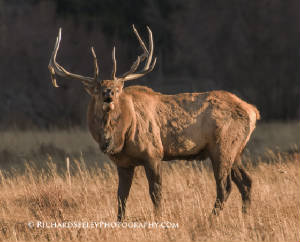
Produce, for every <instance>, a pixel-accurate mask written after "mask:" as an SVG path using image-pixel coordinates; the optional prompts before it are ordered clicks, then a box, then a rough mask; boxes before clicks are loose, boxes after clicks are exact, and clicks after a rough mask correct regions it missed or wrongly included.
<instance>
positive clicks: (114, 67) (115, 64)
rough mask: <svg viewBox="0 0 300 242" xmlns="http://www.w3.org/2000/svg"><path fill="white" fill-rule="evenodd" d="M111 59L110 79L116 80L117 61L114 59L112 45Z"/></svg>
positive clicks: (114, 52) (114, 51)
mask: <svg viewBox="0 0 300 242" xmlns="http://www.w3.org/2000/svg"><path fill="white" fill-rule="evenodd" d="M112 60H113V70H112V79H113V80H116V79H117V78H116V73H117V61H116V47H115V46H114V48H113V51H112Z"/></svg>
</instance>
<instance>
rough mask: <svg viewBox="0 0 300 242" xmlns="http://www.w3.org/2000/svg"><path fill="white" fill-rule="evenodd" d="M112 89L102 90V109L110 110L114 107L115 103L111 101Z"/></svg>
mask: <svg viewBox="0 0 300 242" xmlns="http://www.w3.org/2000/svg"><path fill="white" fill-rule="evenodd" d="M113 97H114V91H113V90H111V89H107V90H105V91H104V92H103V110H104V111H110V110H114V109H115V105H114V102H113Z"/></svg>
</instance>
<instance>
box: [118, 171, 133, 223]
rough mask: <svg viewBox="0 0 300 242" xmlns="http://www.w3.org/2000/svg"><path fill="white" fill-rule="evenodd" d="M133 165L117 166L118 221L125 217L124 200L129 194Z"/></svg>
mask: <svg viewBox="0 0 300 242" xmlns="http://www.w3.org/2000/svg"><path fill="white" fill-rule="evenodd" d="M133 174H134V167H133V166H132V167H128V168H124V167H118V175H119V187H118V221H119V222H120V221H122V220H123V219H124V217H125V209H126V200H127V198H128V195H129V191H130V187H131V184H132V178H133Z"/></svg>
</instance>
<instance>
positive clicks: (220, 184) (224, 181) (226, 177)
mask: <svg viewBox="0 0 300 242" xmlns="http://www.w3.org/2000/svg"><path fill="white" fill-rule="evenodd" d="M212 165H213V170H214V176H215V180H216V188H217V198H216V202H215V205H214V208H213V210H212V214H214V215H219V213H220V211H221V210H222V209H223V207H224V204H225V202H226V201H227V199H228V197H229V195H230V193H231V190H232V185H231V173H230V168H229V167H228V166H231V165H230V162H229V161H227V162H225V161H222V160H221V159H213V160H212Z"/></svg>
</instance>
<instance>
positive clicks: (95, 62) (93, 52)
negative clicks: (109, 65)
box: [91, 46, 99, 80]
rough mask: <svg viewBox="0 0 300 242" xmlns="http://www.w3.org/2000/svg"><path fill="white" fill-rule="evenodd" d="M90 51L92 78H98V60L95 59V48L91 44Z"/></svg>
mask: <svg viewBox="0 0 300 242" xmlns="http://www.w3.org/2000/svg"><path fill="white" fill-rule="evenodd" d="M91 51H92V55H93V58H94V79H95V80H98V76H99V66H98V60H97V56H96V53H95V49H94V47H93V46H92V47H91Z"/></svg>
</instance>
